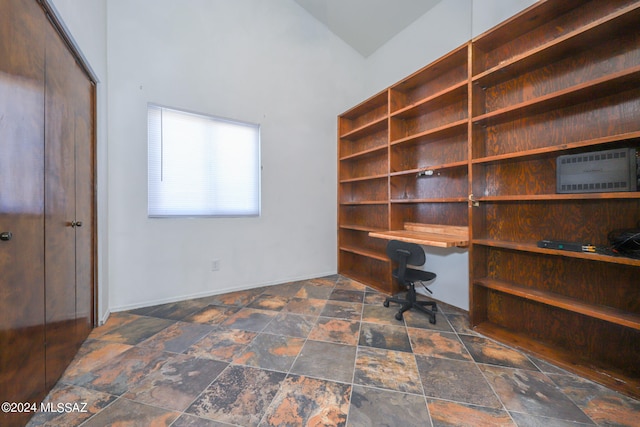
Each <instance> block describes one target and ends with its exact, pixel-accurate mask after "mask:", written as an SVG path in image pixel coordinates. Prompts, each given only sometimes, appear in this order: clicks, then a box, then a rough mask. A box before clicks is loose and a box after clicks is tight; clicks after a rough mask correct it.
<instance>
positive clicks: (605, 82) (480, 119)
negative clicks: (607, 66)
mask: <svg viewBox="0 0 640 427" xmlns="http://www.w3.org/2000/svg"><path fill="white" fill-rule="evenodd" d="M639 79H640V65H638V66H635V67H631V68H628V69H626V70H622V71H619V72H617V73H612V74H610V75H607V76H605V77H601V78H598V79H594V80H591V81H588V82H584V83H581V84H578V85H575V86H572V87H569V88H567V89H563V90H559V91H557V92H553V93H549V94H547V95H544V96H540V97H538V98H535V99H531V100H529V101H526V102H521V103H519V104H514V105H511V106H509V107H505V108H501V109H499V110H495V111H491V112H488V113H485V114H480V115H478V116H475V117H473V119H472V121H473V123H474V124H483V125H490V124H497V123H504V122H507V121H510V120H513V119H515V118H519V117H522V116H523V115H535V114H538V113H541V112H543V111H548V110H552V109H555V108H564V107H566V106H567V105H571V104H577V103H581V102H584V101H588V100H592V99H594V98H598V97H602V96H607V95H609V94H610V93H611V92H612V91H619V90H625V89H626V90H628V89H632V88H634V87H636V85H637V84H638V80H639Z"/></svg>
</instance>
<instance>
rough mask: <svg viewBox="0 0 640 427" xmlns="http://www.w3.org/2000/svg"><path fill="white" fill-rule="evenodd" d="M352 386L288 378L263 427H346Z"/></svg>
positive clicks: (294, 377)
mask: <svg viewBox="0 0 640 427" xmlns="http://www.w3.org/2000/svg"><path fill="white" fill-rule="evenodd" d="M350 394H351V385H350V384H341V383H335V382H331V381H325V380H320V379H315V378H307V377H299V376H295V375H291V376H288V377H287V379H286V380H285V381H284V382H283V383H282V387H281V388H280V391H279V392H278V394H277V395H276V397H275V398H274V399H273V403H272V404H271V406H270V407H269V409H268V410H267V413H266V414H265V416H264V419H263V421H262V422H261V423H260V426H274V427H280V426H344V425H345V423H346V420H347V414H348V411H349V395H350Z"/></svg>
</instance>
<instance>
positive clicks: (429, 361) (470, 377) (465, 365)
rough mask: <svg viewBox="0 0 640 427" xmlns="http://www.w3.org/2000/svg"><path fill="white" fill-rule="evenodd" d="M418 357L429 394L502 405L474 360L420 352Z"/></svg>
mask: <svg viewBox="0 0 640 427" xmlns="http://www.w3.org/2000/svg"><path fill="white" fill-rule="evenodd" d="M415 357H416V362H417V364H418V370H419V371H420V378H421V381H422V387H423V388H424V395H425V396H426V397H433V398H437V399H444V400H453V401H456V402H460V403H469V404H472V405H480V406H486V407H489V408H501V407H502V405H501V403H500V401H499V400H498V398H497V397H496V395H495V393H494V392H493V390H492V389H491V387H490V386H489V383H488V382H487V380H486V379H485V378H484V376H483V375H482V372H480V369H478V366H477V365H476V364H475V363H473V362H466V361H463V360H451V359H442V358H437V357H427V356H420V355H416V356H415Z"/></svg>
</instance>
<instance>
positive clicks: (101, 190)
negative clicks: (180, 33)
mask: <svg viewBox="0 0 640 427" xmlns="http://www.w3.org/2000/svg"><path fill="white" fill-rule="evenodd" d="M52 5H53V7H54V8H55V9H56V11H57V12H58V14H59V17H60V18H61V19H62V20H63V21H64V24H65V26H66V27H67V29H68V31H69V33H70V34H71V36H72V37H73V39H74V41H75V42H76V44H77V45H78V47H79V49H80V50H81V52H82V54H83V55H84V57H85V58H86V60H87V62H88V63H89V65H90V66H91V69H92V71H93V72H94V73H95V77H97V79H98V84H97V85H96V95H97V99H96V104H97V105H96V106H97V111H96V130H97V135H96V136H97V138H96V151H97V153H96V155H97V171H96V175H97V187H98V191H97V199H98V200H97V203H98V206H97V209H98V212H97V215H98V320H99V321H101V320H103V319H104V318H105V316H106V315H107V313H108V309H109V307H108V301H109V259H108V254H109V250H108V249H109V239H108V229H109V228H108V224H109V221H108V216H107V206H108V197H107V196H108V186H107V182H108V181H107V157H108V155H107V153H108V143H107V99H108V95H107V80H108V79H107V8H106V0H83V1H77V0H53V1H52Z"/></svg>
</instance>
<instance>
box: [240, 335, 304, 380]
mask: <svg viewBox="0 0 640 427" xmlns="http://www.w3.org/2000/svg"><path fill="white" fill-rule="evenodd" d="M304 341H305V340H304V338H294V337H285V336H283V335H272V334H260V335H258V336H257V337H256V338H255V339H254V340H253V341H252V342H251V344H249V345H248V346H247V348H246V349H245V350H244V351H243V352H242V353H241V354H240V355H239V356H237V357H236V358H234V359H233V363H236V364H240V365H249V366H255V367H258V368H263V369H272V370H275V371H281V372H288V371H289V368H291V365H293V362H294V361H295V360H296V357H297V356H298V353H300V350H301V349H302V346H303V344H304Z"/></svg>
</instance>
